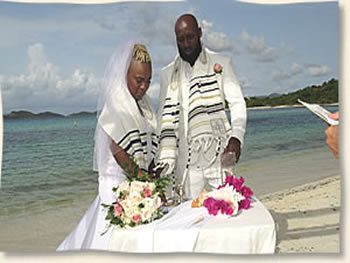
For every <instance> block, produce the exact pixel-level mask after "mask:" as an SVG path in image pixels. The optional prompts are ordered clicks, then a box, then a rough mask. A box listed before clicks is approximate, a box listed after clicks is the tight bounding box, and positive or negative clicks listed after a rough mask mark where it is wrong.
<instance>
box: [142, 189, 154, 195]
mask: <svg viewBox="0 0 350 263" xmlns="http://www.w3.org/2000/svg"><path fill="white" fill-rule="evenodd" d="M143 195H144V196H145V197H151V196H152V191H151V189H149V188H146V189H145V190H144V191H143Z"/></svg>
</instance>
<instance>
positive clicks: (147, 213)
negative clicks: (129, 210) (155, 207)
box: [141, 207, 153, 222]
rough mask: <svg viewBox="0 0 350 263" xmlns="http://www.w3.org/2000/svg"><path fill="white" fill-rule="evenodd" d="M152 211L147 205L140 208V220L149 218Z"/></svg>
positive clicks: (143, 220)
mask: <svg viewBox="0 0 350 263" xmlns="http://www.w3.org/2000/svg"><path fill="white" fill-rule="evenodd" d="M152 214H153V211H152V210H151V209H150V208H149V207H144V208H142V209H141V219H142V222H145V221H147V220H149V219H150V218H151V217H152Z"/></svg>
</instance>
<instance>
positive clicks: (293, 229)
mask: <svg viewBox="0 0 350 263" xmlns="http://www.w3.org/2000/svg"><path fill="white" fill-rule="evenodd" d="M340 182H341V181H340V177H339V176H333V177H329V178H326V179H323V180H320V181H317V182H314V183H310V184H305V185H303V186H300V187H295V188H292V189H291V190H289V191H281V192H276V193H273V194H268V195H265V196H263V197H262V198H260V200H261V202H262V203H263V204H264V205H265V207H266V208H267V209H268V210H269V211H270V212H271V214H272V216H273V218H274V220H275V222H276V226H277V248H276V253H339V252H340V242H339V240H340V232H341V229H340V218H341V217H340V214H341V191H340V189H341V186H340Z"/></svg>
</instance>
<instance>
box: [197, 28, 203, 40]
mask: <svg viewBox="0 0 350 263" xmlns="http://www.w3.org/2000/svg"><path fill="white" fill-rule="evenodd" d="M202 34H203V33H202V28H201V27H198V35H199V38H201V37H202Z"/></svg>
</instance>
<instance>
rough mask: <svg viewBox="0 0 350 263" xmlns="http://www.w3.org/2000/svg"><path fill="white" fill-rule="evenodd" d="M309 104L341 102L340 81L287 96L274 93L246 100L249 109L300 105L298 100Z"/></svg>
mask: <svg viewBox="0 0 350 263" xmlns="http://www.w3.org/2000/svg"><path fill="white" fill-rule="evenodd" d="M298 98H299V99H301V100H303V101H306V102H309V103H317V104H331V103H336V102H339V98H338V80H335V79H331V80H329V81H328V82H324V83H322V85H318V86H316V85H312V86H308V87H306V88H303V89H300V90H298V91H295V92H290V93H287V94H276V93H273V94H271V95H269V96H265V97H261V96H259V97H249V98H245V100H246V103H247V107H257V106H280V105H295V104H299V103H298V102H297V99H298Z"/></svg>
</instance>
